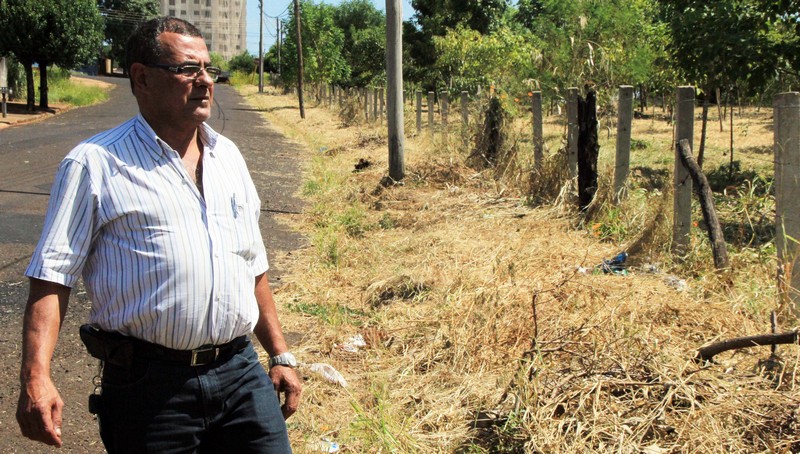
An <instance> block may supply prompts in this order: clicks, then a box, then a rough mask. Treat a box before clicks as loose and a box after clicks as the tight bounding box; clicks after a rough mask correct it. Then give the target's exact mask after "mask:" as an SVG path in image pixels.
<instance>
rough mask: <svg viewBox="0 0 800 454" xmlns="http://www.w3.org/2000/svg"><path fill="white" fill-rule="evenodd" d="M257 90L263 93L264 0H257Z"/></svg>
mask: <svg viewBox="0 0 800 454" xmlns="http://www.w3.org/2000/svg"><path fill="white" fill-rule="evenodd" d="M258 92H259V93H264V0H258Z"/></svg>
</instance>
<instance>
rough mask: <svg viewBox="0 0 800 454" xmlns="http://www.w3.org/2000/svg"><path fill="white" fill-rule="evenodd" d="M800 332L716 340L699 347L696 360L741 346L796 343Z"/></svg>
mask: <svg viewBox="0 0 800 454" xmlns="http://www.w3.org/2000/svg"><path fill="white" fill-rule="evenodd" d="M799 335H800V333H798V331H789V332H788V333H781V334H760V335H757V336H747V337H737V338H735V339H728V340H724V341H721V342H715V343H713V344H711V345H706V346H705V347H700V348H698V349H697V355H696V356H695V361H697V362H701V361H711V359H712V358H713V357H714V355H716V354H717V353H722V352H725V351H728V350H734V349H739V348H748V347H758V346H761V345H779V344H796V343H797V340H798V337H799Z"/></svg>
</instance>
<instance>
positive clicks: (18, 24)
mask: <svg viewBox="0 0 800 454" xmlns="http://www.w3.org/2000/svg"><path fill="white" fill-rule="evenodd" d="M46 3H47V2H44V1H41V2H40V1H35V0H0V30H3V32H2V33H0V51H3V52H4V53H5V52H10V53H12V54H13V55H14V56H15V57H16V58H17V60H18V61H19V62H20V63H21V64H22V66H23V68H25V85H26V87H27V92H28V93H27V104H26V108H27V109H28V110H33V109H34V107H35V103H36V98H35V96H36V94H35V92H34V85H33V64H34V63H35V62H36V53H37V50H38V48H39V46H40V45H41V43H42V42H43V41H44V38H43V36H41V34H40V31H41V23H42V21H43V18H44V15H45V11H46V9H47V4H46Z"/></svg>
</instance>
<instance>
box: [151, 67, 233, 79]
mask: <svg viewBox="0 0 800 454" xmlns="http://www.w3.org/2000/svg"><path fill="white" fill-rule="evenodd" d="M146 66H150V67H152V68H161V69H165V70H167V71H169V72H173V73H175V74H180V75H182V76H184V77H187V78H190V79H197V78H198V77H200V72H201V71H205V72H206V74H208V76H209V77H211V80H213V81H214V82H216V81H217V79H218V78H219V75H220V74H222V69H220V68H217V67H216V66H206V67H203V66H200V65H164V64H161V63H148V64H147V65H146ZM187 70H188V71H187Z"/></svg>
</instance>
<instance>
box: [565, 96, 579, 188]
mask: <svg viewBox="0 0 800 454" xmlns="http://www.w3.org/2000/svg"><path fill="white" fill-rule="evenodd" d="M579 128H580V126H579V125H578V89H577V88H576V87H570V88H567V164H568V166H569V174H570V176H572V177H575V176H577V175H578V132H579Z"/></svg>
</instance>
